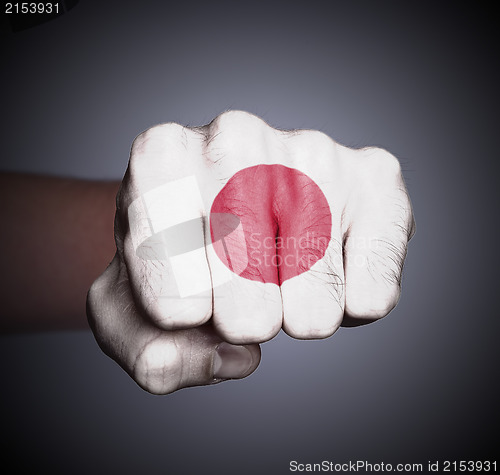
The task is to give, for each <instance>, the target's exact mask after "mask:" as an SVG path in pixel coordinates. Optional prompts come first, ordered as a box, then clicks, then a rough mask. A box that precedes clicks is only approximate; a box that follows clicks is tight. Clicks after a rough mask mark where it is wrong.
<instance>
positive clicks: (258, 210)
mask: <svg viewBox="0 0 500 475" xmlns="http://www.w3.org/2000/svg"><path fill="white" fill-rule="evenodd" d="M413 232H414V221H413V216H412V212H411V204H410V201H409V198H408V195H407V192H406V189H405V185H404V181H403V178H402V176H401V171H400V167H399V163H398V161H397V160H396V159H395V158H394V157H393V156H392V155H390V154H389V153H388V152H386V151H384V150H381V149H377V148H366V149H361V150H352V149H349V148H346V147H343V146H341V145H339V144H337V143H335V142H334V141H332V140H331V139H330V138H328V137H327V136H326V135H324V134H322V133H320V132H317V131H307V130H306V131H280V130H276V129H273V128H271V127H270V126H268V125H267V124H265V123H264V122H263V121H261V120H260V119H259V118H257V117H255V116H253V115H251V114H247V113H244V112H239V111H231V112H227V113H224V114H222V115H221V116H219V117H217V118H216V119H215V120H214V121H212V122H211V123H210V124H208V125H207V126H204V127H199V128H187V127H182V126H180V125H178V124H163V125H159V126H156V127H153V128H151V129H149V130H147V131H146V132H144V133H142V134H140V135H139V136H138V137H137V138H136V140H135V141H134V144H133V146H132V152H131V157H130V162H129V167H128V170H127V173H126V175H125V177H124V180H123V183H122V186H121V189H120V192H119V194H118V197H117V213H116V219H115V240H116V245H117V253H116V256H115V258H114V259H113V261H112V263H111V264H110V266H109V267H108V269H106V271H105V272H104V274H103V275H102V276H101V277H100V278H99V279H97V280H96V282H95V283H94V285H93V286H92V287H91V289H90V291H89V296H88V316H89V322H90V324H91V327H92V329H93V331H94V334H95V336H96V339H97V341H98V342H99V344H100V346H101V348H102V349H103V350H104V351H105V352H106V353H107V354H108V355H110V356H111V357H112V358H114V359H115V360H116V361H117V362H118V363H119V364H120V365H121V366H122V367H123V368H124V369H125V370H126V371H127V372H128V373H129V374H130V375H131V376H132V377H133V378H134V379H135V380H136V381H137V382H138V384H139V385H141V386H142V387H143V388H144V389H146V390H148V391H150V392H153V393H159V394H160V393H168V392H172V391H175V390H177V389H180V388H182V387H187V386H193V385H200V384H210V383H212V382H217V381H220V380H223V379H229V378H241V377H245V376H247V375H249V374H250V373H251V372H253V371H254V370H255V368H256V367H257V365H258V364H259V361H260V348H259V346H258V343H261V342H264V341H266V340H269V339H271V338H272V337H273V336H275V335H276V334H277V332H278V331H279V330H280V329H281V328H283V329H284V331H285V332H286V333H288V334H289V335H290V336H292V337H295V338H325V337H328V336H330V335H332V334H333V333H334V332H335V331H336V330H337V329H338V327H339V326H340V325H341V323H342V322H344V324H345V325H356V324H360V323H365V322H368V321H372V320H375V319H378V318H381V317H383V316H385V315H386V314H387V313H389V312H390V311H391V309H392V308H393V307H394V306H395V305H396V303H397V301H398V299H399V295H400V279H401V271H402V266H403V262H404V258H405V255H406V246H407V242H408V240H409V239H410V238H411V236H412V234H413Z"/></svg>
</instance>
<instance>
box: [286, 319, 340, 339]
mask: <svg viewBox="0 0 500 475" xmlns="http://www.w3.org/2000/svg"><path fill="white" fill-rule="evenodd" d="M341 320H342V319H341V318H340V319H338V321H335V322H328V323H327V324H321V322H319V323H320V324H319V325H318V324H317V322H311V321H299V320H294V321H292V322H288V321H287V319H286V317H285V320H284V322H283V329H284V331H285V332H286V334H287V335H288V336H290V337H292V338H295V339H297V340H318V339H323V338H328V337H330V336H332V335H333V334H334V333H335V332H336V331H337V329H338V328H339V326H340V323H341Z"/></svg>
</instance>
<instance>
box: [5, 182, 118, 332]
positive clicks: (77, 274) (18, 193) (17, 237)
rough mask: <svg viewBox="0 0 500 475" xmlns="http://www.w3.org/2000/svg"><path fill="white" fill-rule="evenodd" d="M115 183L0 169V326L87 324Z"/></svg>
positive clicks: (108, 248) (109, 250) (106, 246)
mask: <svg viewBox="0 0 500 475" xmlns="http://www.w3.org/2000/svg"><path fill="white" fill-rule="evenodd" d="M118 186H119V182H99V181H85V180H77V179H71V178H56V177H47V176H35V175H24V174H11V173H0V200H1V201H0V202H1V204H2V205H1V206H2V216H1V221H2V225H1V232H0V246H1V249H2V257H3V258H2V274H1V275H2V277H1V280H0V288H1V291H0V292H1V295H2V300H1V302H2V304H1V307H0V331H2V332H5V331H36V330H59V329H79V328H86V327H87V322H86V316H85V298H86V293H87V290H88V288H89V287H90V285H91V284H92V282H93V281H94V280H95V279H96V277H97V276H98V275H99V274H100V273H102V271H103V270H104V268H105V267H106V265H107V264H108V263H109V262H110V261H111V259H112V257H113V254H114V249H115V246H114V239H113V221H114V212H115V196H116V193H117V190H118Z"/></svg>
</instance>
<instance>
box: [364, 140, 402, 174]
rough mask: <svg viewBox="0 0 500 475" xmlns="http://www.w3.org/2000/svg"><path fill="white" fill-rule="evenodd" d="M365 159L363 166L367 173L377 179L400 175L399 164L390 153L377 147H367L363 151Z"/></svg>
mask: <svg viewBox="0 0 500 475" xmlns="http://www.w3.org/2000/svg"><path fill="white" fill-rule="evenodd" d="M363 152H364V153H363V155H364V157H366V161H365V165H366V168H367V169H368V171H369V172H371V173H372V174H374V175H375V176H377V177H384V176H389V177H393V176H397V177H399V176H400V175H401V164H400V163H399V160H398V159H397V158H396V157H395V156H394V155H393V154H392V153H390V152H388V151H387V150H385V149H383V148H379V147H368V148H365V149H363Z"/></svg>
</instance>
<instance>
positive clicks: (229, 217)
mask: <svg viewBox="0 0 500 475" xmlns="http://www.w3.org/2000/svg"><path fill="white" fill-rule="evenodd" d="M331 229H332V214H331V211H330V206H329V205H328V201H327V200H326V198H325V195H324V194H323V192H322V191H321V189H320V188H319V186H318V185H317V184H316V183H315V182H314V181H313V180H312V179H311V178H309V177H308V176H307V175H306V174H304V173H302V172H300V171H298V170H296V169H294V168H289V167H285V166H283V165H257V166H253V167H249V168H245V169H243V170H240V171H239V172H237V173H236V174H234V175H233V176H232V177H231V178H230V179H229V181H228V182H227V183H226V185H225V186H224V188H222V190H221V191H220V193H219V194H218V195H217V196H216V198H215V200H214V202H213V204H212V208H211V210H210V234H211V238H212V243H213V247H214V250H215V252H216V254H217V256H218V257H219V258H220V260H221V261H222V262H223V263H224V264H225V265H226V266H227V267H228V268H229V269H231V270H232V271H233V272H235V273H236V274H238V275H240V276H241V277H244V278H246V279H250V280H255V281H260V282H264V283H273V284H277V285H280V284H282V283H283V282H285V280H287V279H291V278H292V277H295V276H297V275H299V274H302V273H303V272H306V271H307V270H309V269H310V268H311V267H312V266H313V265H314V264H315V263H316V262H317V261H318V260H319V259H321V258H322V257H323V256H324V255H325V252H326V249H327V248H328V244H329V242H330V239H331Z"/></svg>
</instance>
